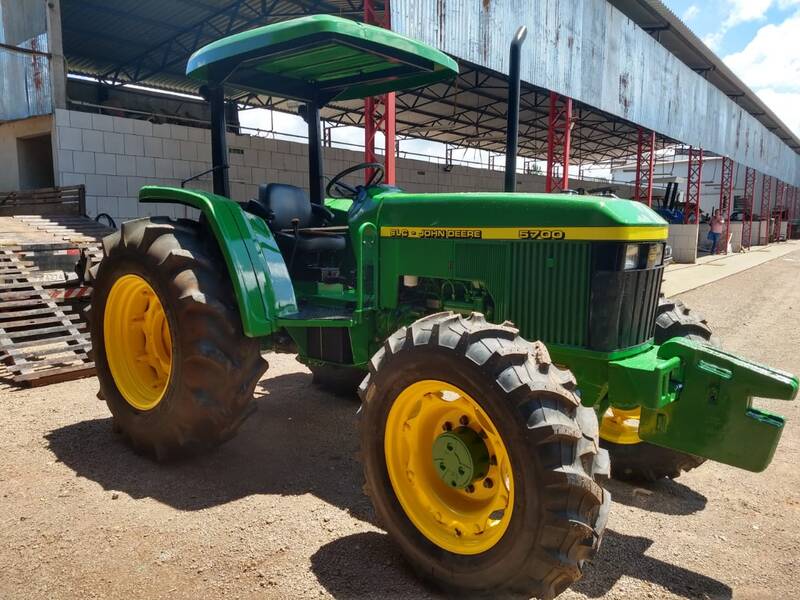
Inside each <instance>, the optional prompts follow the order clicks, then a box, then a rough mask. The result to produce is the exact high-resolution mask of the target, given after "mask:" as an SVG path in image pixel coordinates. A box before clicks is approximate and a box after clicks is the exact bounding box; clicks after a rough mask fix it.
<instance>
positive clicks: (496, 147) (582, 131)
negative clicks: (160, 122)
mask: <svg viewBox="0 0 800 600" xmlns="http://www.w3.org/2000/svg"><path fill="white" fill-rule="evenodd" d="M374 4H375V5H376V7H377V8H378V14H379V15H381V14H382V10H383V8H384V6H385V4H384V2H382V1H375V2H374ZM363 5H364V2H363V0H272V1H271V2H267V1H265V0H175V1H172V2H163V1H161V0H117V1H116V2H114V3H113V4H111V3H107V2H105V1H104V0H61V17H62V30H63V38H64V54H65V56H66V57H67V61H68V65H69V72H70V73H74V74H78V75H85V76H89V77H94V78H100V79H102V80H104V81H106V82H108V83H110V84H112V85H118V84H122V83H136V84H139V85H143V86H147V87H152V88H155V89H162V90H167V91H173V92H181V93H188V94H197V93H198V84H197V82H195V81H192V80H191V79H189V78H187V77H186V76H185V75H184V70H185V66H186V61H187V60H188V58H189V56H190V55H191V53H192V52H194V51H195V50H197V49H198V48H200V47H202V46H203V45H205V44H207V43H209V42H211V41H213V40H217V39H219V38H221V37H224V36H226V35H230V34H233V33H237V32H240V31H244V30H247V29H250V28H253V27H256V26H258V25H263V24H266V23H271V22H275V21H281V20H285V19H288V18H293V17H298V16H304V15H308V14H314V13H330V14H337V15H340V16H344V17H351V18H355V19H359V20H360V19H362V18H363ZM460 68H461V75H460V77H459V78H458V79H457V80H456V81H453V82H450V83H444V84H437V85H433V86H430V87H427V88H425V89H423V90H418V91H415V92H412V93H402V94H398V99H397V133H398V134H399V135H403V136H408V137H416V138H423V139H430V140H436V141H440V142H444V143H452V144H458V145H464V146H469V147H472V148H481V149H485V150H489V151H493V152H498V153H502V152H504V151H505V128H506V120H505V119H506V116H505V115H506V89H507V83H506V78H505V75H503V74H501V73H496V72H494V71H492V70H491V69H488V68H485V67H482V66H480V65H475V64H470V63H467V62H465V61H461V63H460ZM234 99H236V100H237V101H239V102H242V103H246V104H250V105H253V106H262V107H270V108H275V109H277V110H283V111H287V112H295V111H296V105H295V104H294V103H291V102H287V101H286V100H285V99H283V98H273V97H270V96H264V95H257V94H245V93H242V94H239V95H235V96H234ZM547 101H548V92H547V91H546V90H543V89H540V88H536V87H534V86H531V85H528V84H523V88H522V102H521V128H520V156H521V157H529V158H543V157H545V156H546V148H547V115H548V106H547ZM574 112H575V114H576V116H578V117H579V119H578V120H577V121H576V123H575V126H574V128H573V159H574V161H575V162H583V163H588V162H593V161H601V160H608V159H611V158H619V157H622V156H625V155H628V154H630V153H631V152H632V151H634V150H635V145H636V143H637V135H638V134H637V128H636V126H635V125H633V124H632V123H626V122H625V121H624V120H620V119H618V118H616V117H611V116H610V115H607V114H604V113H603V112H602V111H597V110H595V109H593V108H592V107H590V106H588V105H581V104H580V103H575V109H574ZM323 117H324V118H325V119H327V120H330V121H333V122H337V123H340V124H344V125H361V124H362V122H363V102H361V101H349V102H338V103H336V104H335V105H334V106H331V107H328V108H327V109H326V110H325V111H323Z"/></svg>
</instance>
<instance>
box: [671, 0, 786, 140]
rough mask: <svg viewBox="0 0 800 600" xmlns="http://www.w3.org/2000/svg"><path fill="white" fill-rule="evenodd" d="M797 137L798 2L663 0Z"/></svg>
mask: <svg viewBox="0 0 800 600" xmlns="http://www.w3.org/2000/svg"><path fill="white" fill-rule="evenodd" d="M664 3H665V4H666V5H667V6H668V7H669V8H670V9H671V10H672V12H674V13H675V14H676V15H677V16H678V17H679V18H681V19H682V20H683V22H684V23H686V25H688V26H689V28H691V29H692V31H694V32H695V33H696V34H697V35H698V36H699V37H700V38H701V39H702V40H703V41H704V42H705V43H706V44H707V45H708V46H709V47H710V48H711V49H712V50H714V52H716V54H717V55H718V56H720V57H721V58H722V59H723V60H724V61H725V63H726V64H727V65H728V66H729V67H730V68H731V69H732V70H733V72H734V73H736V74H737V75H738V76H739V78H741V79H742V81H744V82H745V83H746V84H747V85H748V86H749V87H750V88H751V89H752V90H753V91H755V92H756V93H757V94H758V95H759V96H760V97H761V98H762V99H763V100H764V102H766V104H767V105H768V106H769V107H770V108H772V110H773V111H775V113H776V114H777V115H778V117H780V118H781V119H782V120H783V122H784V123H786V124H787V125H788V126H789V127H790V128H791V129H792V130H793V131H794V132H795V134H797V135H800V0H704V1H701V0H664Z"/></svg>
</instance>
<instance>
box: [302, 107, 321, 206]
mask: <svg viewBox="0 0 800 600" xmlns="http://www.w3.org/2000/svg"><path fill="white" fill-rule="evenodd" d="M303 116H304V117H305V120H306V123H308V195H309V197H310V198H311V202H312V203H314V204H319V205H322V204H324V203H325V200H324V198H323V197H322V174H323V171H322V131H321V123H320V120H319V104H317V103H316V102H309V103H308V104H306V106H305V110H304V114H303Z"/></svg>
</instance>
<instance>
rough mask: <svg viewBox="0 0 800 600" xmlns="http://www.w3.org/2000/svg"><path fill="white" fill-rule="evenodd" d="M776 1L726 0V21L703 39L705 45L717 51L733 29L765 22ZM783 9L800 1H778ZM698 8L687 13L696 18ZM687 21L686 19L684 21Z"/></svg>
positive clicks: (693, 6)
mask: <svg viewBox="0 0 800 600" xmlns="http://www.w3.org/2000/svg"><path fill="white" fill-rule="evenodd" d="M774 2H775V0H725V4H726V8H725V9H724V10H723V14H724V15H725V19H724V20H723V21H722V23H721V24H720V27H719V30H718V31H715V32H713V33H709V34H707V35H705V36H704V37H703V43H704V44H705V45H706V46H708V47H709V48H711V49H712V50H714V51H716V50H717V49H718V48H719V45H720V43H721V42H722V38H724V37H725V34H726V33H728V31H730V30H731V29H732V28H734V27H736V26H737V25H741V24H742V23H749V22H750V21H763V20H764V19H766V18H767V11H768V10H769V8H770V7H771V6H772V5H773V3H774ZM777 2H778V5H779V6H780V7H781V8H787V7H789V6H791V5H793V4H800V0H777ZM693 8H696V7H695V5H692V6H690V7H689V8H688V9H687V10H686V13H687V14H688V13H692V16H693V17H694V16H696V15H697V12H699V10H698V11H697V12H693V11H692V9H693ZM686 20H687V19H686V18H685V17H684V21H686Z"/></svg>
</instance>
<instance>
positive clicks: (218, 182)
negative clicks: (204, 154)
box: [208, 86, 231, 198]
mask: <svg viewBox="0 0 800 600" xmlns="http://www.w3.org/2000/svg"><path fill="white" fill-rule="evenodd" d="M208 102H209V104H210V105H211V166H212V170H213V177H214V193H215V194H217V195H219V196H225V197H226V198H230V195H231V189H230V182H229V179H228V141H227V140H226V139H225V90H224V88H223V87H222V86H218V87H212V88H209V90H208Z"/></svg>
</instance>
